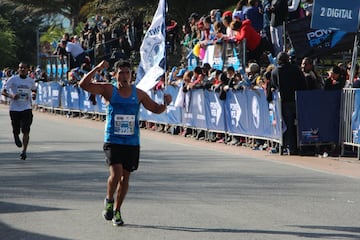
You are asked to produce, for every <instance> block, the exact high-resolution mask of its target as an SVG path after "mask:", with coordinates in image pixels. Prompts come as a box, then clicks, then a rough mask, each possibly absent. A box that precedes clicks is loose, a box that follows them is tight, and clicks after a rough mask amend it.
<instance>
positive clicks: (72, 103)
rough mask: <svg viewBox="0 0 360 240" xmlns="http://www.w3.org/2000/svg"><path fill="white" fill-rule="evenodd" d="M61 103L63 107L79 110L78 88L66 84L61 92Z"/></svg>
mask: <svg viewBox="0 0 360 240" xmlns="http://www.w3.org/2000/svg"><path fill="white" fill-rule="evenodd" d="M61 103H62V107H63V108H64V109H69V110H80V99H79V88H77V87H74V85H67V86H65V87H64V88H63V91H62V94H61Z"/></svg>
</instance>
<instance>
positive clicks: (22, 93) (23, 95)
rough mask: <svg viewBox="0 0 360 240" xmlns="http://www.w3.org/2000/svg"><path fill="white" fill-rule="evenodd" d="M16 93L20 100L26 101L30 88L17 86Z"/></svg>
mask: <svg viewBox="0 0 360 240" xmlns="http://www.w3.org/2000/svg"><path fill="white" fill-rule="evenodd" d="M17 91H18V94H19V99H18V100H20V101H28V100H29V96H30V90H29V89H26V88H18V90H17Z"/></svg>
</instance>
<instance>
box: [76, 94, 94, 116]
mask: <svg viewBox="0 0 360 240" xmlns="http://www.w3.org/2000/svg"><path fill="white" fill-rule="evenodd" d="M89 97H90V93H89V92H87V91H85V90H83V89H82V88H79V102H80V111H85V112H95V105H93V104H92V102H91V101H90V100H89Z"/></svg>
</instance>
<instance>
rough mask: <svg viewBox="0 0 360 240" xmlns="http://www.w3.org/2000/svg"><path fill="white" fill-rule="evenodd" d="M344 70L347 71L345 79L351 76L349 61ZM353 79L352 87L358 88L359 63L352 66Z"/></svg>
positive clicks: (359, 84) (359, 79)
mask: <svg viewBox="0 0 360 240" xmlns="http://www.w3.org/2000/svg"><path fill="white" fill-rule="evenodd" d="M346 71H347V76H348V77H347V79H349V80H350V81H351V79H350V77H351V63H349V64H348V65H347V67H346ZM353 75H354V79H352V81H351V82H352V87H353V88H360V76H359V64H357V63H356V64H355V68H354V74H353Z"/></svg>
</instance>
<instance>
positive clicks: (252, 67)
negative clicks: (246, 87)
mask: <svg viewBox="0 0 360 240" xmlns="http://www.w3.org/2000/svg"><path fill="white" fill-rule="evenodd" d="M246 72H247V75H248V78H249V80H250V82H251V85H252V86H257V85H259V82H260V79H261V76H260V66H259V64H257V63H255V62H252V63H249V67H248V68H247V69H246Z"/></svg>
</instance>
